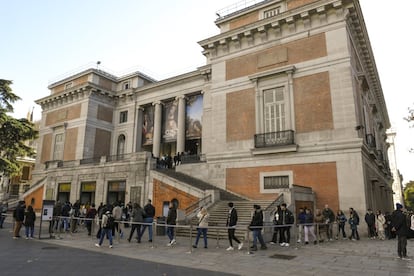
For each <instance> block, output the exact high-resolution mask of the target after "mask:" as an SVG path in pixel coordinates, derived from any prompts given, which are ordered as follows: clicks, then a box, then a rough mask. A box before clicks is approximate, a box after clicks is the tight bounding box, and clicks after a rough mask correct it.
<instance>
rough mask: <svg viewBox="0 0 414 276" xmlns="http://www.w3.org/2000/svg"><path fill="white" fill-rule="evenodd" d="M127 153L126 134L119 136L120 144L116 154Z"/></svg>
mask: <svg viewBox="0 0 414 276" xmlns="http://www.w3.org/2000/svg"><path fill="white" fill-rule="evenodd" d="M124 153H125V135H123V134H121V135H119V136H118V146H117V149H116V155H123V154H124Z"/></svg>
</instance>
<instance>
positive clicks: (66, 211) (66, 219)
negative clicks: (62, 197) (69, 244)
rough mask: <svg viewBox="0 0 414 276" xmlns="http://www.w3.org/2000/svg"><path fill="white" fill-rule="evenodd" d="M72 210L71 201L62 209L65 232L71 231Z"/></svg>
mask: <svg viewBox="0 0 414 276" xmlns="http://www.w3.org/2000/svg"><path fill="white" fill-rule="evenodd" d="M71 210H72V206H71V204H70V202H69V201H66V202H65V204H64V205H63V207H62V213H61V215H62V220H63V230H64V231H65V232H67V231H69V216H70V212H71Z"/></svg>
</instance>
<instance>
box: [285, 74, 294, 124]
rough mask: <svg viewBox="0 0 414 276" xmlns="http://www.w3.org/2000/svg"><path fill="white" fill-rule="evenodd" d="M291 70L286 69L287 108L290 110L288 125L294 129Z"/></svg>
mask: <svg viewBox="0 0 414 276" xmlns="http://www.w3.org/2000/svg"><path fill="white" fill-rule="evenodd" d="M293 71H294V69H292V70H289V71H287V72H286V73H287V75H288V89H289V90H288V95H289V103H290V106H289V110H290V120H288V122H289V125H290V129H291V130H293V131H295V130H296V126H295V99H294V97H293Z"/></svg>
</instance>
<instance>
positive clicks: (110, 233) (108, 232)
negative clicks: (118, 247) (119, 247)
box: [99, 228, 112, 245]
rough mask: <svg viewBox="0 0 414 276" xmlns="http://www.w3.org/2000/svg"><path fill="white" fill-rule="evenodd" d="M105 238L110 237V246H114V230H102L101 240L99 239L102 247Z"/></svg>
mask: <svg viewBox="0 0 414 276" xmlns="http://www.w3.org/2000/svg"><path fill="white" fill-rule="evenodd" d="M105 236H108V239H109V245H112V229H111V228H102V230H101V238H100V239H99V245H102V242H103V239H104V238H105Z"/></svg>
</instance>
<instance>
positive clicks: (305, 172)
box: [226, 162, 339, 210]
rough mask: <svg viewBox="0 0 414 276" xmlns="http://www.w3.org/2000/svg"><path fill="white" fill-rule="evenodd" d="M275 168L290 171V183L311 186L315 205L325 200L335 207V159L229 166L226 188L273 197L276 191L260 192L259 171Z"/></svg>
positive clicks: (237, 191)
mask: <svg viewBox="0 0 414 276" xmlns="http://www.w3.org/2000/svg"><path fill="white" fill-rule="evenodd" d="M276 171H292V172H293V184H296V185H300V186H305V187H311V188H312V189H313V191H314V192H315V194H316V206H317V207H318V208H323V207H324V205H325V204H326V203H327V204H329V206H331V208H332V210H337V208H338V206H339V195H338V180H337V175H336V163H334V162H329V163H313V164H299V165H281V166H264V167H250V168H228V169H227V170H226V188H227V189H228V190H230V191H232V192H235V193H237V194H240V195H243V196H246V197H248V198H250V199H275V198H276V196H277V194H261V193H260V173H261V172H276Z"/></svg>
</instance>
